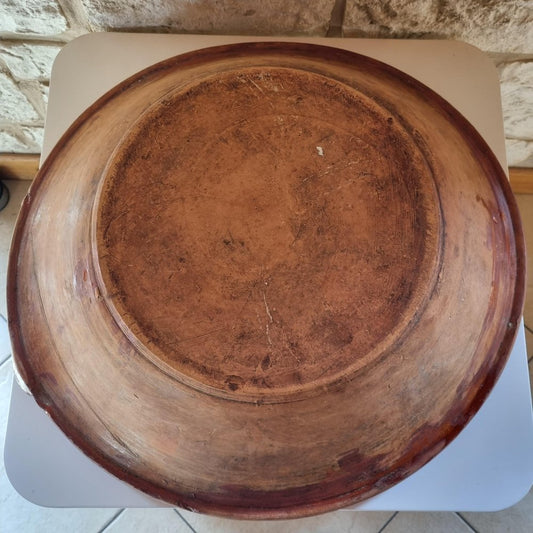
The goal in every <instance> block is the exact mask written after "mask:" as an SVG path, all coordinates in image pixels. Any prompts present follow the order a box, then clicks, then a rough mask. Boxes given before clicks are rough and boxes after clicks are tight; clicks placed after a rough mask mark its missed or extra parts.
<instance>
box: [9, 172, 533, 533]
mask: <svg viewBox="0 0 533 533" xmlns="http://www.w3.org/2000/svg"><path fill="white" fill-rule="evenodd" d="M7 185H8V187H9V190H10V192H11V200H10V203H9V205H8V206H7V207H6V209H4V210H3V211H1V212H0V295H1V296H0V314H1V315H2V316H1V317H0V453H1V454H2V456H3V446H4V439H3V437H4V434H5V429H6V424H7V412H8V404H9V395H10V391H11V380H12V377H13V371H12V367H11V357H10V345H9V338H8V334H7V323H6V320H5V318H6V316H7V315H6V303H5V296H4V294H5V283H6V266H7V256H8V250H9V243H10V238H11V232H12V229H13V226H14V223H15V219H16V216H17V212H18V208H19V206H20V203H21V201H22V198H23V197H24V195H25V193H26V189H27V186H28V182H20V181H18V182H13V181H12V182H7ZM518 201H519V205H520V209H521V212H522V218H523V222H524V227H525V231H526V239H527V244H528V248H529V250H532V251H533V195H531V196H527V195H522V196H519V197H518ZM528 263H529V272H533V253H532V254H531V257H530V259H529V261H528ZM524 316H525V323H526V328H527V330H526V338H527V342H528V347H529V349H528V353H529V357H530V364H529V372H530V377H533V372H532V370H533V357H532V356H533V276H531V277H530V281H529V285H528V298H527V299H526V308H525V312H524ZM532 453H533V450H532ZM102 531H106V532H109V533H120V532H124V533H126V532H127V533H129V532H140V533H143V532H148V533H152V532H167V531H168V532H177V533H182V532H183V533H187V532H191V531H196V532H198V533H211V532H216V533H219V532H220V533H244V532H253V533H263V532H265V533H266V532H268V533H274V532H275V533H278V532H279V533H282V532H283V533H296V532H306V533H307V532H311V533H314V532H328V533H330V532H332V533H337V532H338V533H344V532H350V533H351V532H364V533H370V532H373V533H378V532H386V533H401V532H409V533H417V532H424V533H425V532H430V533H434V532H435V533H436V532H446V533H455V532H457V533H462V532H464V533H467V532H472V531H474V532H479V533H491V532H494V533H500V532H512V533H520V532H527V533H530V532H531V531H533V491H530V493H529V494H528V495H527V496H526V497H525V498H524V499H523V500H522V501H521V502H519V503H518V504H516V505H515V506H514V507H511V508H509V509H506V510H504V511H500V512H497V513H460V514H458V513H452V512H438V513H409V512H400V513H393V512H346V511H339V512H335V513H330V514H327V515H322V516H319V517H314V518H306V519H302V520H292V521H281V522H245V521H234V520H225V519H219V518H213V517H207V516H203V515H198V514H194V513H190V512H187V511H182V510H172V509H149V510H148V509H146V510H145V509H49V508H43V507H38V506H36V505H33V504H31V503H29V502H27V501H26V500H24V498H22V497H21V496H19V495H18V494H17V493H16V492H15V490H14V489H13V488H12V487H11V485H10V483H9V481H8V480H7V476H6V473H5V469H4V466H3V462H2V464H1V470H0V532H2V533H12V532H17V533H26V532H39V533H48V532H53V533H61V532H69V533H71V532H76V533H84V532H87V533H97V532H102Z"/></svg>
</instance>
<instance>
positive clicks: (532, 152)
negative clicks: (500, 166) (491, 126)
mask: <svg viewBox="0 0 533 533" xmlns="http://www.w3.org/2000/svg"><path fill="white" fill-rule="evenodd" d="M505 151H506V154H507V165H508V166H510V167H528V168H531V167H533V142H532V141H526V140H520V139H505Z"/></svg>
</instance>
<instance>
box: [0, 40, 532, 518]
mask: <svg viewBox="0 0 533 533" xmlns="http://www.w3.org/2000/svg"><path fill="white" fill-rule="evenodd" d="M264 40H278V41H279V40H283V41H290V40H292V41H300V42H311V43H317V44H325V45H329V46H337V47H339V48H345V49H348V50H352V51H354V52H358V53H362V54H365V55H368V56H371V57H374V58H376V59H379V60H381V61H384V62H386V63H389V64H390V65H393V66H395V67H397V68H399V69H401V70H403V71H405V72H407V73H408V74H410V75H411V76H413V77H415V78H417V79H419V80H420V81H422V82H423V83H425V84H426V85H428V86H429V87H431V88H432V89H434V90H435V91H436V92H438V93H439V94H441V95H442V96H443V97H444V98H446V99H447V100H448V101H449V102H450V103H451V104H452V105H454V106H455V107H456V108H457V109H458V110H459V111H460V112H461V113H462V114H463V115H465V117H466V118H467V119H468V120H470V122H471V123H472V124H473V125H474V126H475V127H476V128H477V129H478V131H479V132H480V133H481V135H482V136H483V137H484V138H485V140H486V141H487V143H488V144H489V146H491V148H492V150H493V151H494V153H495V154H496V156H497V157H498V159H499V161H500V163H501V164H502V166H503V167H504V168H506V160H505V144H504V137H503V119H502V112H501V104H500V93H499V82H498V77H497V74H496V71H495V69H494V67H493V65H492V63H491V61H490V60H489V59H488V58H487V57H486V56H484V55H483V54H482V53H481V52H479V51H478V50H477V49H475V48H473V47H471V46H469V45H466V44H463V43H458V42H450V41H412V40H410V41H398V40H372V39H325V38H318V39H316V38H293V39H289V38H266V37H260V38H251V37H235V36H227V37H220V36H197V35H155V34H124V33H100V34H98V33H97V34H90V35H86V36H84V37H81V38H79V39H76V40H75V41H72V42H71V43H69V44H68V45H67V46H65V47H64V48H63V50H62V51H61V52H60V54H59V56H58V58H57V59H56V62H55V63H54V67H53V71H52V79H51V86H50V97H49V104H48V114H47V119H46V127H45V137H44V146H43V151H42V157H43V158H44V157H46V155H47V154H48V153H49V152H50V150H51V148H52V147H53V145H54V144H55V143H56V142H57V140H58V139H59V137H60V136H61V134H62V133H63V132H64V131H65V129H66V128H67V127H68V126H69V125H70V124H71V122H72V121H73V120H74V119H75V118H76V117H77V116H78V115H79V114H80V113H81V112H82V111H83V110H84V109H85V108H86V107H88V106H89V105H90V104H91V103H92V102H93V101H94V100H95V99H96V98H98V97H99V96H101V95H102V94H104V93H105V92H106V91H107V90H108V89H110V88H112V87H113V86H114V85H116V84H117V83H118V82H120V81H121V80H123V79H124V78H126V77H128V76H130V75H132V74H134V73H135V72H137V71H139V70H141V69H142V68H144V67H146V66H149V65H151V64H153V63H155V62H157V61H159V60H162V59H165V58H167V57H171V56H173V55H176V54H180V53H183V52H187V51H190V50H194V49H197V48H203V47H206V46H215V45H219V44H226V43H232V42H239V41H264ZM532 449H533V416H532V407H531V395H530V387H529V375H528V368H527V356H526V348H525V339H524V328H523V325H521V326H520V329H519V332H518V336H517V340H516V343H515V346H514V348H513V350H512V353H511V356H510V358H509V362H508V363H507V365H506V367H505V369H504V371H503V373H502V375H501V377H500V379H499V380H498V382H497V384H496V386H495V388H494V389H493V391H492V393H491V394H490V396H489V398H488V399H487V401H486V402H485V403H484V405H483V406H482V408H481V409H480V411H479V412H478V413H477V415H476V416H475V417H474V418H473V419H472V421H471V422H470V423H469V424H468V425H467V427H466V428H465V429H464V430H463V431H462V432H461V433H460V434H459V436H458V437H457V438H456V439H455V440H454V441H453V442H452V443H451V444H450V445H449V446H448V447H447V448H445V449H444V450H443V451H442V452H441V453H440V454H439V455H437V456H436V457H435V458H434V459H433V460H431V461H430V462H429V463H428V464H427V465H426V466H424V467H423V468H421V469H420V470H419V471H418V472H416V473H415V474H413V475H412V476H410V477H409V478H407V479H406V480H404V481H403V482H401V483H399V484H398V485H396V486H394V487H392V488H391V489H389V490H387V491H386V492H383V493H381V494H379V495H377V496H375V497H373V498H371V499H369V500H367V501H365V502H363V503H362V504H359V505H357V506H354V507H351V508H350V509H358V510H418V511H438V510H442V511H445V510H453V511H492V510H499V509H502V508H505V507H508V506H510V505H513V504H514V503H516V502H517V501H519V500H520V499H521V498H522V497H523V496H524V495H525V494H526V493H527V492H528V491H529V489H530V487H531V485H532V484H533V454H532V453H531V450H532ZM4 460H5V466H6V471H7V474H8V476H9V479H10V481H11V483H12V484H13V486H14V487H15V489H16V490H17V491H18V492H19V493H20V494H21V495H22V496H24V497H25V498H27V499H28V500H30V501H32V502H34V503H37V504H40V505H45V506H51V507H157V506H165V505H166V504H164V503H162V502H158V501H156V500H154V499H152V498H150V497H148V496H146V495H145V494H143V493H141V492H139V491H137V490H136V489H134V488H132V487H130V486H129V485H127V484H125V483H123V482H122V481H120V480H118V479H117V478H115V477H114V476H112V475H111V474H109V473H107V472H106V471H105V470H104V469H102V468H101V467H100V466H99V465H97V464H96V463H94V462H93V461H91V460H90V459H89V458H87V457H86V456H85V455H84V454H83V453H82V452H81V451H80V450H79V449H78V448H76V447H75V446H74V445H73V444H72V443H71V442H70V441H69V440H68V439H67V437H65V435H64V434H63V433H62V432H61V431H60V430H59V429H58V428H57V427H56V426H55V424H54V423H53V422H52V420H51V419H50V418H49V417H48V416H47V415H46V413H45V412H44V411H42V410H41V409H40V408H39V407H38V406H37V404H36V403H35V401H34V400H33V398H32V397H31V396H29V395H26V394H25V393H24V392H23V391H22V389H21V388H20V387H19V385H18V384H17V383H16V382H15V383H14V384H13V391H12V397H11V405H10V413H9V420H8V428H7V435H6V444H5V453H4Z"/></svg>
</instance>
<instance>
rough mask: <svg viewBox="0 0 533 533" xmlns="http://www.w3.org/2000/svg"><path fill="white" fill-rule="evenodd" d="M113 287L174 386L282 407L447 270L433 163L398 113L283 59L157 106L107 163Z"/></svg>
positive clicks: (372, 345) (390, 331)
mask: <svg viewBox="0 0 533 533" xmlns="http://www.w3.org/2000/svg"><path fill="white" fill-rule="evenodd" d="M96 213H97V217H96V232H95V238H96V248H97V262H98V265H99V268H100V270H101V275H102V283H103V287H102V292H103V293H104V295H105V296H106V298H107V299H108V303H109V305H110V308H111V309H112V311H113V313H114V315H115V318H116V319H117V322H118V323H119V325H120V326H121V327H122V329H123V331H124V332H125V334H126V335H127V336H128V337H129V338H130V340H132V341H133V342H134V343H135V344H136V345H137V346H138V347H140V350H141V352H142V353H143V354H144V355H145V356H146V357H149V358H150V359H151V360H152V361H153V362H154V363H155V364H156V365H158V366H159V367H160V368H162V369H163V370H164V371H166V372H168V373H169V374H171V375H172V376H174V377H175V378H176V379H178V380H180V381H182V382H184V383H187V384H189V385H191V386H193V387H195V388H197V389H200V390H204V391H205V392H208V393H210V394H215V395H218V396H225V397H228V398H231V399H235V400H240V401H261V402H278V401H287V400H288V399H290V398H297V397H302V395H306V394H310V393H311V394H314V393H317V392H320V391H321V390H325V389H326V390H327V389H328V388H329V387H331V386H337V385H338V384H339V383H342V382H343V381H345V380H349V379H351V377H352V376H353V374H354V372H356V371H358V370H359V369H362V368H363V367H367V368H368V367H369V365H370V363H371V362H372V361H374V360H375V359H376V358H377V357H379V356H382V355H384V354H386V353H390V352H391V351H392V350H393V348H394V343H395V341H397V340H398V338H399V336H400V335H402V334H404V333H405V332H406V331H407V330H408V328H409V325H410V324H411V325H412V324H413V323H414V322H415V321H416V316H417V310H420V309H421V307H422V306H423V305H424V303H425V301H426V300H427V298H428V297H429V295H430V293H431V290H432V284H433V283H434V280H435V278H436V275H437V273H438V263H439V257H440V228H441V223H440V215H439V204H438V196H437V194H436V191H435V185H434V182H433V179H432V175H431V171H430V169H429V167H428V165H427V163H426V161H425V160H424V158H423V156H422V154H421V152H420V150H419V149H418V147H417V145H416V143H415V142H414V141H413V139H412V138H411V137H410V136H409V135H408V133H407V132H406V131H405V130H404V129H403V128H402V127H401V125H400V124H399V120H398V118H397V116H395V115H393V114H392V113H390V112H388V111H387V110H386V109H384V108H382V107H380V106H379V105H378V104H377V103H375V102H374V101H372V100H371V99H369V98H367V97H365V96H364V95H362V94H360V93H358V92H357V91H356V90H354V89H352V88H351V87H348V86H347V85H345V84H342V83H340V82H338V81H336V80H332V79H329V78H327V77H324V76H321V75H318V74H313V73H310V72H306V71H301V70H295V69H284V68H261V69H259V68H247V69H240V70H237V71H231V72H227V73H223V74H218V75H216V76H211V77H209V78H206V79H204V80H201V81H198V82H197V83H195V84H192V85H190V86H188V87H187V88H185V89H179V90H176V91H174V92H173V93H170V94H168V95H167V96H166V97H165V98H164V99H162V100H160V101H158V102H157V103H155V104H154V105H153V106H151V108H150V109H149V110H148V111H147V113H146V114H145V115H143V117H141V119H140V120H139V121H138V122H137V123H136V125H135V126H134V127H133V128H132V129H131V130H130V131H129V132H128V133H127V135H126V136H125V137H124V138H123V140H122V142H121V144H120V146H119V147H118V149H117V150H116V151H115V154H114V156H113V159H112V161H111V162H110V164H109V165H108V168H107V171H106V176H105V180H104V182H103V186H102V188H101V191H100V195H99V200H98V205H97V211H96Z"/></svg>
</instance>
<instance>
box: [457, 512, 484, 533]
mask: <svg viewBox="0 0 533 533" xmlns="http://www.w3.org/2000/svg"><path fill="white" fill-rule="evenodd" d="M455 514H456V515H457V516H458V517H459V518H460V519H461V520H462V521H463V522H464V523H465V524H466V525H467V526H468V527H469V528H470V529H471V530H472V532H473V533H478V531H477V529H475V528H474V527H473V526H472V525H471V524H470V522H468V520H467V519H466V518H465V517H464V516H463V515H462V514H461V513H455Z"/></svg>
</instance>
